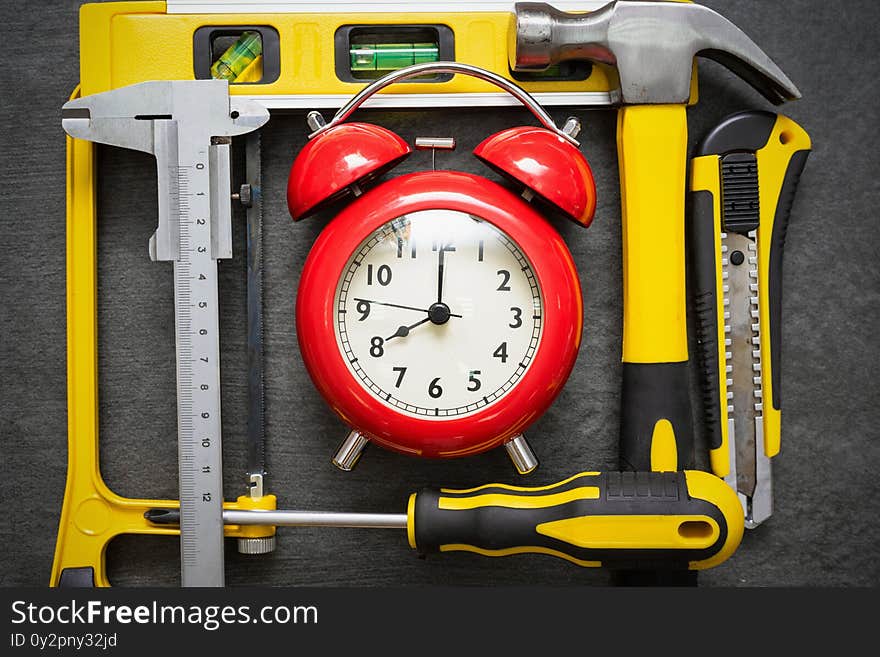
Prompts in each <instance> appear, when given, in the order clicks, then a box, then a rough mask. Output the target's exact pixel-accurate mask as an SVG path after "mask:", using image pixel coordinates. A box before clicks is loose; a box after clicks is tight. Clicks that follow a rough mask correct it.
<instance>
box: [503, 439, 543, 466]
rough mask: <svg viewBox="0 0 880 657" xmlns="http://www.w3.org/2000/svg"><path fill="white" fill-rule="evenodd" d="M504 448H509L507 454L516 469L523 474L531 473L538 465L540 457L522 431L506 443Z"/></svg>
mask: <svg viewBox="0 0 880 657" xmlns="http://www.w3.org/2000/svg"><path fill="white" fill-rule="evenodd" d="M504 449H506V450H507V455H508V456H509V457H510V460H511V461H513V466H514V467H515V468H516V471H517V472H518V473H520V474H521V475H524V474H529V473H530V472H531V471H532V470H534V469H535V468H537V467H538V458H537V457H536V456H535V453H534V452H533V451H532V448H531V447H529V443H528V442H526V437H525V436H523V435H522V434H521V433H520V434H517V435H515V436H514V437H513V438H511V439H510V440H508V441H507V442H506V443H504Z"/></svg>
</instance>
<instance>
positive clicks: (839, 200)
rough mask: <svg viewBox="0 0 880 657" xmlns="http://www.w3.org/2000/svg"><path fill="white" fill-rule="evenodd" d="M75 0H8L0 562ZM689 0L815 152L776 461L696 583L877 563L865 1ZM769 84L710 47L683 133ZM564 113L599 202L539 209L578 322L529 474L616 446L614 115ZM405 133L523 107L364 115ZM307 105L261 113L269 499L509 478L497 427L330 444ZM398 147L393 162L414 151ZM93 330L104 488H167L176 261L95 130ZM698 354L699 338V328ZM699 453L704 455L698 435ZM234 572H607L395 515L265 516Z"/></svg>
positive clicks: (34, 431) (242, 579) (120, 543)
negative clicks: (304, 354)
mask: <svg viewBox="0 0 880 657" xmlns="http://www.w3.org/2000/svg"><path fill="white" fill-rule="evenodd" d="M79 4H80V3H78V2H29V3H27V5H26V6H24V5H22V6H18V7H17V8H16V9H15V10H14V11H9V12H7V14H6V16H5V20H6V26H5V29H4V42H5V47H4V52H5V53H6V55H5V57H6V59H5V63H4V66H3V67H0V85H2V86H0V98H2V101H3V112H4V116H3V122H2V127H0V198H2V212H0V225H2V237H3V240H2V244H3V256H2V258H0V291H2V303H0V336H2V337H0V367H2V375H3V376H2V378H0V386H2V388H0V440H2V447H0V468H2V474H3V476H2V477H0V491H2V494H0V499H2V501H3V505H4V508H5V512H4V513H3V514H2V515H0V535H2V551H3V554H4V557H3V564H4V568H3V569H2V571H0V584H2V585H6V586H17V585H37V586H40V585H43V584H45V583H48V579H49V573H50V569H51V564H52V556H53V552H54V548H55V537H56V531H57V523H58V516H59V513H60V509H61V501H62V497H63V491H64V481H65V470H66V446H67V445H66V443H67V432H66V378H65V367H66V364H65V358H66V351H65V349H66V347H65V226H64V217H65V207H64V198H65V195H64V135H63V132H62V130H61V126H60V107H61V105H62V103H63V102H64V101H65V99H66V98H67V95H68V94H69V92H70V90H71V89H72V88H73V86H74V85H75V84H76V81H77V79H78V40H77V24H78V22H77V9H78V6H79ZM705 4H707V5H709V6H711V7H713V8H715V9H718V10H720V11H721V12H722V13H723V14H725V15H726V16H727V17H728V18H730V19H731V20H732V21H733V22H734V23H736V24H737V25H739V26H740V27H741V28H743V29H744V31H745V32H746V33H748V34H749V35H750V36H751V37H752V38H753V39H754V40H755V41H756V42H757V43H758V44H759V45H760V46H762V47H763V48H764V49H765V50H766V52H767V53H768V54H769V55H770V56H771V57H772V58H774V60H775V61H776V62H777V63H778V64H779V65H780V66H781V67H782V68H783V70H785V71H786V73H787V74H788V75H789V76H790V77H791V78H792V80H794V82H795V83H796V84H797V85H798V86H799V87H800V89H801V91H802V92H803V95H804V98H803V99H802V100H800V101H798V102H796V103H793V104H791V105H790V106H786V107H783V108H782V109H781V111H783V112H785V113H787V114H788V115H789V116H791V117H792V118H794V119H795V120H796V121H798V122H799V123H801V125H803V126H804V127H805V128H806V130H807V131H808V132H809V133H810V135H811V137H812V138H813V144H814V152H813V154H812V155H811V156H810V158H809V160H808V162H807V166H806V170H805V172H804V175H803V177H802V179H801V185H800V189H799V191H798V196H797V199H796V202H795V205H794V210H793V217H792V220H791V225H790V229H789V232H788V242H787V250H786V255H785V265H784V290H785V292H784V300H783V322H784V323H783V328H782V334H783V370H782V380H783V391H784V406H783V436H782V452H781V454H780V455H779V456H778V457H777V458H776V459H775V460H774V468H775V472H774V484H775V496H776V508H775V513H774V515H773V517H772V518H771V519H770V520H769V521H768V522H767V523H765V524H764V525H763V526H761V527H760V528H758V529H757V530H755V531H752V532H748V533H747V534H746V536H745V537H744V539H743V542H742V545H741V546H740V548H739V550H738V551H737V553H736V554H735V555H734V556H733V557H732V558H731V559H730V560H728V561H727V562H726V563H724V564H723V565H721V566H719V567H717V568H715V569H713V570H710V571H707V572H704V573H703V574H701V576H700V583H701V585H702V586H707V587H734V586H738V587H742V586H845V587H852V586H876V585H877V584H878V583H880V566H878V556H880V555H878V547H877V545H878V539H880V531H878V520H877V516H878V513H880V495H878V494H880V485H878V481H880V478H878V472H877V469H876V468H877V465H878V455H880V454H878V438H880V431H878V429H877V425H876V423H875V419H874V403H873V397H874V395H875V394H876V390H877V385H876V378H875V371H874V368H875V367H876V366H877V364H878V356H880V353H878V341H877V338H876V328H875V327H876V325H877V322H878V311H877V309H878V304H880V286H878V282H880V273H878V267H877V264H876V263H877V259H876V250H877V244H878V240H877V238H876V231H877V225H876V216H875V213H876V207H877V205H878V201H880V198H878V184H877V179H876V174H877V153H878V147H877V146H878V145H877V137H876V125H877V111H876V105H875V103H877V102H878V83H877V56H876V52H875V48H876V34H875V26H876V24H877V19H878V18H880V11H878V5H877V4H876V3H874V2H871V1H870V0H861V1H853V0H847V1H846V2H840V3H838V2H820V1H816V0H801V1H791V2H763V1H758V0H752V1H743V0H740V1H739V2H731V1H728V0H711V1H707V2H705ZM749 108H768V105H767V103H766V102H765V101H764V100H763V99H762V98H761V97H760V96H758V95H757V94H756V93H754V92H753V91H752V90H751V89H750V88H749V87H747V85H746V84H745V83H743V82H741V81H739V80H737V79H735V78H734V77H733V76H731V75H730V74H728V73H727V72H726V71H724V70H723V69H721V68H720V67H719V66H717V65H715V64H714V63H705V64H703V65H702V67H701V102H700V104H699V105H698V106H696V107H695V108H692V109H691V110H690V128H691V140H692V142H693V141H696V139H698V138H699V137H700V136H701V135H703V134H704V133H705V132H706V130H708V129H709V128H710V127H711V126H713V125H714V124H715V123H717V121H718V120H720V119H721V118H722V117H723V116H725V115H727V114H729V113H731V112H734V111H739V110H742V109H749ZM571 113H574V114H576V115H578V116H579V117H581V118H582V120H583V123H584V131H583V133H582V135H581V137H580V139H581V142H582V144H583V148H584V150H585V152H586V154H587V157H588V159H589V160H590V162H591V164H592V166H593V169H594V173H595V176H596V184H597V188H598V195H599V207H598V210H597V213H596V220H595V222H594V224H593V226H592V227H590V228H589V229H588V230H586V231H584V230H580V229H578V228H576V227H574V226H573V225H570V224H568V223H565V222H563V221H561V220H559V219H558V218H553V221H554V224H555V225H556V226H558V228H559V229H560V230H561V231H562V233H563V234H564V236H565V238H566V240H567V242H568V244H569V246H570V249H571V251H572V253H573V255H574V257H575V260H576V263H577V265H578V268H579V271H580V274H581V277H582V281H583V287H584V297H585V309H584V312H585V326H584V340H583V346H582V349H581V352H580V355H579V358H578V361H577V364H576V366H575V370H574V373H573V374H572V376H571V379H570V380H569V383H568V385H567V387H566V388H565V389H564V391H563V392H562V393H561V395H560V396H559V398H558V400H557V402H556V403H555V404H554V406H553V407H552V408H551V409H550V410H549V411H548V412H547V413H546V415H545V416H544V417H543V418H541V419H540V420H539V421H538V422H537V423H536V424H535V425H534V426H533V428H532V429H531V431H530V432H529V436H530V439H531V442H532V444H533V446H534V447H535V449H536V451H537V452H538V455H539V457H540V459H541V467H540V468H539V470H538V471H537V472H535V473H534V474H533V475H531V476H530V477H529V478H528V484H530V485H542V484H547V483H551V482H553V481H556V480H559V479H562V478H564V477H566V476H568V475H570V474H573V473H575V472H577V471H579V470H584V469H608V468H615V467H616V463H617V449H616V435H617V429H618V418H619V415H618V390H619V375H620V367H619V354H620V331H621V320H620V316H621V301H620V299H621V284H620V279H621V266H620V221H619V196H618V190H617V165H616V156H615V152H614V128H615V121H614V116H613V113H612V112H610V111H588V110H585V109H582V108H573V109H554V110H553V111H552V114H553V115H554V117H556V118H557V119H563V118H564V117H565V116H567V115H568V114H571ZM359 118H361V119H366V120H374V121H377V122H380V123H381V124H383V125H385V126H387V127H390V128H392V129H394V130H396V131H398V132H400V133H401V134H402V135H403V136H404V137H406V138H408V139H410V138H412V137H414V136H416V135H419V134H432V135H437V134H440V135H444V134H450V135H455V136H456V137H457V138H458V140H459V144H460V146H459V149H458V150H457V151H456V152H455V153H453V154H450V155H443V156H441V158H440V160H439V166H441V167H449V168H460V169H465V170H468V171H475V172H482V173H484V174H486V175H488V176H490V177H494V175H493V174H491V173H489V172H488V171H487V170H484V169H481V165H479V163H477V162H476V161H475V159H474V158H473V157H472V156H471V155H470V149H471V148H472V147H473V146H474V145H475V144H476V143H477V142H478V141H479V140H481V139H482V138H483V137H484V136H486V135H487V134H489V133H490V132H492V131H495V130H498V129H501V128H503V127H506V126H509V125H514V124H517V123H518V122H531V119H530V117H529V116H527V115H526V114H525V113H524V112H521V111H517V110H507V109H504V110H502V109H485V110H468V111H466V112H456V113H455V115H451V114H449V113H443V112H439V111H427V112H409V111H407V112H394V113H388V114H383V115H380V114H375V113H371V112H367V111H363V112H362V113H361V115H360V117H359ZM306 132H307V129H306V126H305V124H304V122H303V120H302V115H301V114H296V115H290V116H276V117H273V119H272V120H271V121H270V123H269V124H268V125H267V127H266V128H264V130H263V144H264V192H265V198H266V207H265V228H264V232H265V258H266V268H267V285H266V328H267V330H266V358H267V399H268V411H267V419H268V436H269V441H270V443H269V468H270V473H271V479H270V482H271V483H270V487H271V492H274V493H276V494H277V495H278V496H279V505H280V506H282V507H286V508H293V507H299V508H306V509H327V510H351V511H389V512H402V511H403V510H404V507H405V504H406V499H407V496H408V494H409V493H410V492H411V491H413V490H416V489H418V488H420V487H421V486H423V485H426V484H444V485H450V486H458V485H460V486H473V485H477V484H480V483H486V482H489V481H504V482H513V483H521V482H524V481H525V480H518V479H517V477H516V476H515V475H514V474H513V471H512V468H511V466H510V463H509V461H508V459H507V457H506V455H505V454H504V453H503V451H502V450H495V451H493V452H491V453H488V454H484V455H481V456H477V457H472V458H469V459H466V460H458V461H448V462H425V461H418V460H414V459H411V458H408V457H404V456H399V455H396V454H392V453H389V452H386V451H384V450H381V449H379V448H371V449H369V450H368V452H367V453H366V454H365V455H364V457H363V459H362V460H361V463H360V464H359V465H358V467H357V468H356V470H355V471H354V472H352V473H349V474H346V473H342V472H339V471H337V470H336V469H335V468H333V467H332V466H331V465H330V463H329V458H330V455H331V452H332V451H333V450H334V449H335V448H336V446H337V444H338V442H339V440H340V439H341V438H342V436H343V434H344V432H345V428H344V427H343V425H342V424H341V423H340V422H339V421H338V420H337V419H336V418H335V417H334V416H333V415H332V414H331V413H330V411H329V410H328V409H327V407H326V406H325V405H324V403H323V402H322V401H321V400H320V398H319V397H318V395H317V393H316V392H315V390H314V389H313V387H312V385H311V383H310V381H309V379H308V377H307V375H306V373H305V370H304V368H303V365H302V361H301V359H300V356H299V354H298V351H297V345H296V335H295V327H294V297H295V292H296V286H297V282H298V276H299V272H300V269H301V267H302V265H303V261H304V259H305V257H306V254H307V252H308V249H309V247H310V245H311V243H312V241H313V240H314V238H315V236H316V235H317V234H318V232H319V231H320V229H321V227H322V226H323V225H324V223H325V220H326V217H323V218H312V219H310V220H309V221H307V222H304V223H301V224H298V225H293V224H292V223H291V221H290V219H289V216H288V214H287V210H286V204H285V200H284V190H285V185H286V179H287V171H288V167H289V166H290V163H291V161H292V158H293V156H294V154H295V153H296V152H297V151H298V149H299V148H301V146H302V145H303V143H304V139H305V135H306ZM427 157H428V156H426V155H415V156H413V157H412V158H411V159H410V160H409V161H408V162H406V163H405V164H404V165H402V166H400V167H399V168H398V169H396V170H395V174H399V173H403V172H407V171H413V170H417V169H419V168H423V167H425V166H429V160H428V159H426V158H427ZM101 175H102V179H101V180H102V182H101V187H100V190H99V202H100V208H101V210H100V220H99V239H98V245H99V246H98V251H99V253H98V255H99V282H100V284H99V304H98V306H99V318H98V319H99V353H100V370H99V377H100V382H99V383H100V422H101V433H102V442H101V456H102V467H103V471H104V476H105V478H106V480H107V482H108V483H109V484H110V486H111V487H112V488H113V489H115V490H116V491H118V492H119V493H122V494H125V495H131V496H144V497H145V496H159V497H175V496H176V488H177V479H176V460H175V459H176V425H175V406H174V403H175V401H174V395H173V389H174V357H173V354H174V352H173V323H172V321H173V310H172V277H171V268H170V266H168V265H166V264H154V263H151V262H150V260H149V259H148V257H147V240H148V238H149V236H150V234H151V233H152V231H153V230H154V228H155V211H156V198H155V169H154V163H153V161H152V159H151V158H150V157H148V156H147V155H144V154H139V153H133V152H130V151H121V150H116V149H110V148H104V149H102V150H101ZM242 226H243V217H241V216H239V221H238V222H237V223H236V235H235V238H236V257H235V259H234V260H232V261H225V262H223V263H222V264H221V290H222V298H223V303H222V308H221V320H222V322H223V326H224V328H223V338H222V339H223V384H224V398H223V422H224V430H225V433H224V441H225V442H224V453H225V459H226V461H225V462H226V469H225V485H226V495H227V497H228V498H232V497H235V496H237V495H238V494H240V493H241V491H242V486H243V470H244V448H243V443H244V428H245V413H246V406H245V378H244V364H245V323H244V319H245V317H244V289H245V270H244V263H243V253H242ZM692 353H693V351H692ZM698 447H700V448H701V450H699V451H698V454H697V460H698V465H699V466H700V467H705V466H706V463H707V458H706V456H705V454H704V452H703V451H702V448H703V447H704V445H703V443H702V441H698ZM227 547H228V549H227V554H228V556H227V581H228V583H229V584H230V585H244V584H260V585H272V586H293V585H318V586H329V585H339V584H343V585H345V584H351V585H363V586H384V585H437V584H453V585H460V584H466V585H470V584H480V585H482V584H486V585H504V584H522V585H537V584H551V585H570V584H576V585H604V584H607V583H608V581H609V580H608V573H607V572H606V571H603V570H586V569H578V568H576V567H574V566H571V565H569V564H567V563H566V562H562V561H558V560H554V559H551V558H549V557H543V556H518V557H512V558H507V559H486V558H482V557H478V556H473V555H467V554H452V555H445V556H437V557H433V558H429V559H427V560H420V559H417V558H416V557H415V555H414V554H413V553H412V552H411V551H410V550H409V548H408V547H407V545H406V539H405V536H404V535H403V533H402V532H392V531H379V530H353V529H348V530H345V529H282V530H281V531H280V536H279V539H278V549H277V551H276V552H275V553H274V554H272V555H269V556H265V557H256V558H254V557H249V558H245V557H241V556H239V555H237V554H235V551H234V544H233V543H229V544H228V545H227ZM108 568H109V572H110V577H111V579H112V580H113V582H114V583H116V584H122V585H130V586H141V585H148V584H155V585H163V586H175V585H177V583H178V581H179V572H178V570H179V557H178V546H177V542H176V541H175V540H171V539H164V538H142V537H141V538H134V537H126V538H122V539H118V540H117V541H116V542H114V544H113V545H112V546H111V548H110V550H109V553H108Z"/></svg>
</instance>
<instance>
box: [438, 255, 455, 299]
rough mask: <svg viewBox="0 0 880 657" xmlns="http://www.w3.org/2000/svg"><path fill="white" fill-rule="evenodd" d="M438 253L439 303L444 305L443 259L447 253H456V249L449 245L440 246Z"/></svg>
mask: <svg viewBox="0 0 880 657" xmlns="http://www.w3.org/2000/svg"><path fill="white" fill-rule="evenodd" d="M437 251H438V253H437V303H443V259H444V257H445V255H446V252H447V251H455V247H454V246H450V245H449V244H439V245H438V246H437Z"/></svg>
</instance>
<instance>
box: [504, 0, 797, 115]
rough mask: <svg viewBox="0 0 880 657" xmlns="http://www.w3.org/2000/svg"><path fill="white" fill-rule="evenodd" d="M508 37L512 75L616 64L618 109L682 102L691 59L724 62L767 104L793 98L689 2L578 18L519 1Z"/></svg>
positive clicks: (716, 18) (618, 7)
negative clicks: (584, 62)
mask: <svg viewBox="0 0 880 657" xmlns="http://www.w3.org/2000/svg"><path fill="white" fill-rule="evenodd" d="M510 39H511V47H510V49H509V52H510V65H511V68H513V69H514V70H516V71H529V70H532V71H534V70H543V69H545V68H547V67H548V66H550V65H552V64H555V63H557V62H559V61H563V60H569V59H588V60H591V61H594V62H599V63H602V64H610V65H613V66H616V67H617V71H618V74H619V77H620V96H621V97H620V100H621V102H623V103H624V104H639V105H641V104H654V103H657V104H659V103H664V104H665V103H670V104H671V103H686V102H687V100H688V97H689V96H690V83H691V75H692V72H693V63H694V57H697V56H704V57H708V58H710V59H713V60H715V61H717V62H719V63H721V64H723V65H724V66H726V67H727V68H729V69H730V70H731V71H733V72H734V73H736V74H737V75H739V76H740V77H741V78H743V79H744V80H745V81H746V82H748V83H749V84H751V85H752V86H753V87H754V88H755V89H756V90H757V91H759V92H760V93H761V94H762V95H764V97H766V98H767V99H768V100H769V101H770V102H772V103H774V104H780V103H782V102H784V101H786V100H793V99H795V98H800V92H799V91H798V90H797V87H795V86H794V84H793V83H792V82H791V80H789V79H788V77H786V75H785V74H784V73H783V72H782V71H781V70H780V69H779V67H778V66H776V64H774V63H773V61H772V60H771V59H770V58H769V57H768V56H767V55H766V54H765V53H764V51H763V50H761V49H760V48H759V47H758V46H757V45H755V43H754V42H753V41H752V40H751V39H750V38H749V37H747V36H746V35H745V33H743V31H742V30H740V29H739V28H738V27H736V26H735V25H734V24H733V23H731V22H730V21H729V20H727V19H726V18H724V17H723V16H721V15H720V14H718V13H716V12H714V11H712V10H711V9H709V8H708V7H703V6H701V5H696V4H693V3H690V2H645V1H643V0H615V1H614V2H610V3H608V4H607V5H605V6H603V7H602V8H600V9H598V10H596V11H593V12H589V13H580V14H570V13H565V12H561V11H558V10H556V9H554V8H553V7H551V6H550V5H548V4H544V3H538V2H519V3H516V8H515V20H514V25H513V27H512V30H511V35H510Z"/></svg>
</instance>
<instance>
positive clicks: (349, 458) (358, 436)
mask: <svg viewBox="0 0 880 657" xmlns="http://www.w3.org/2000/svg"><path fill="white" fill-rule="evenodd" d="M368 442H370V440H369V438H367V437H366V436H365V435H364V434H362V433H361V432H360V431H354V430H352V431H351V432H349V434H348V435H347V436H346V437H345V440H343V441H342V444H341V445H340V446H339V449H337V450H336V454H334V455H333V458H332V459H331V462H332V463H333V465H335V466H336V467H337V468H339V469H340V470H345V471H346V472H350V471H351V469H352V468H354V466H355V464H356V463H357V462H358V459H359V458H360V457H361V453H362V452H363V451H364V448H365V447H366V446H367V443H368Z"/></svg>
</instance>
